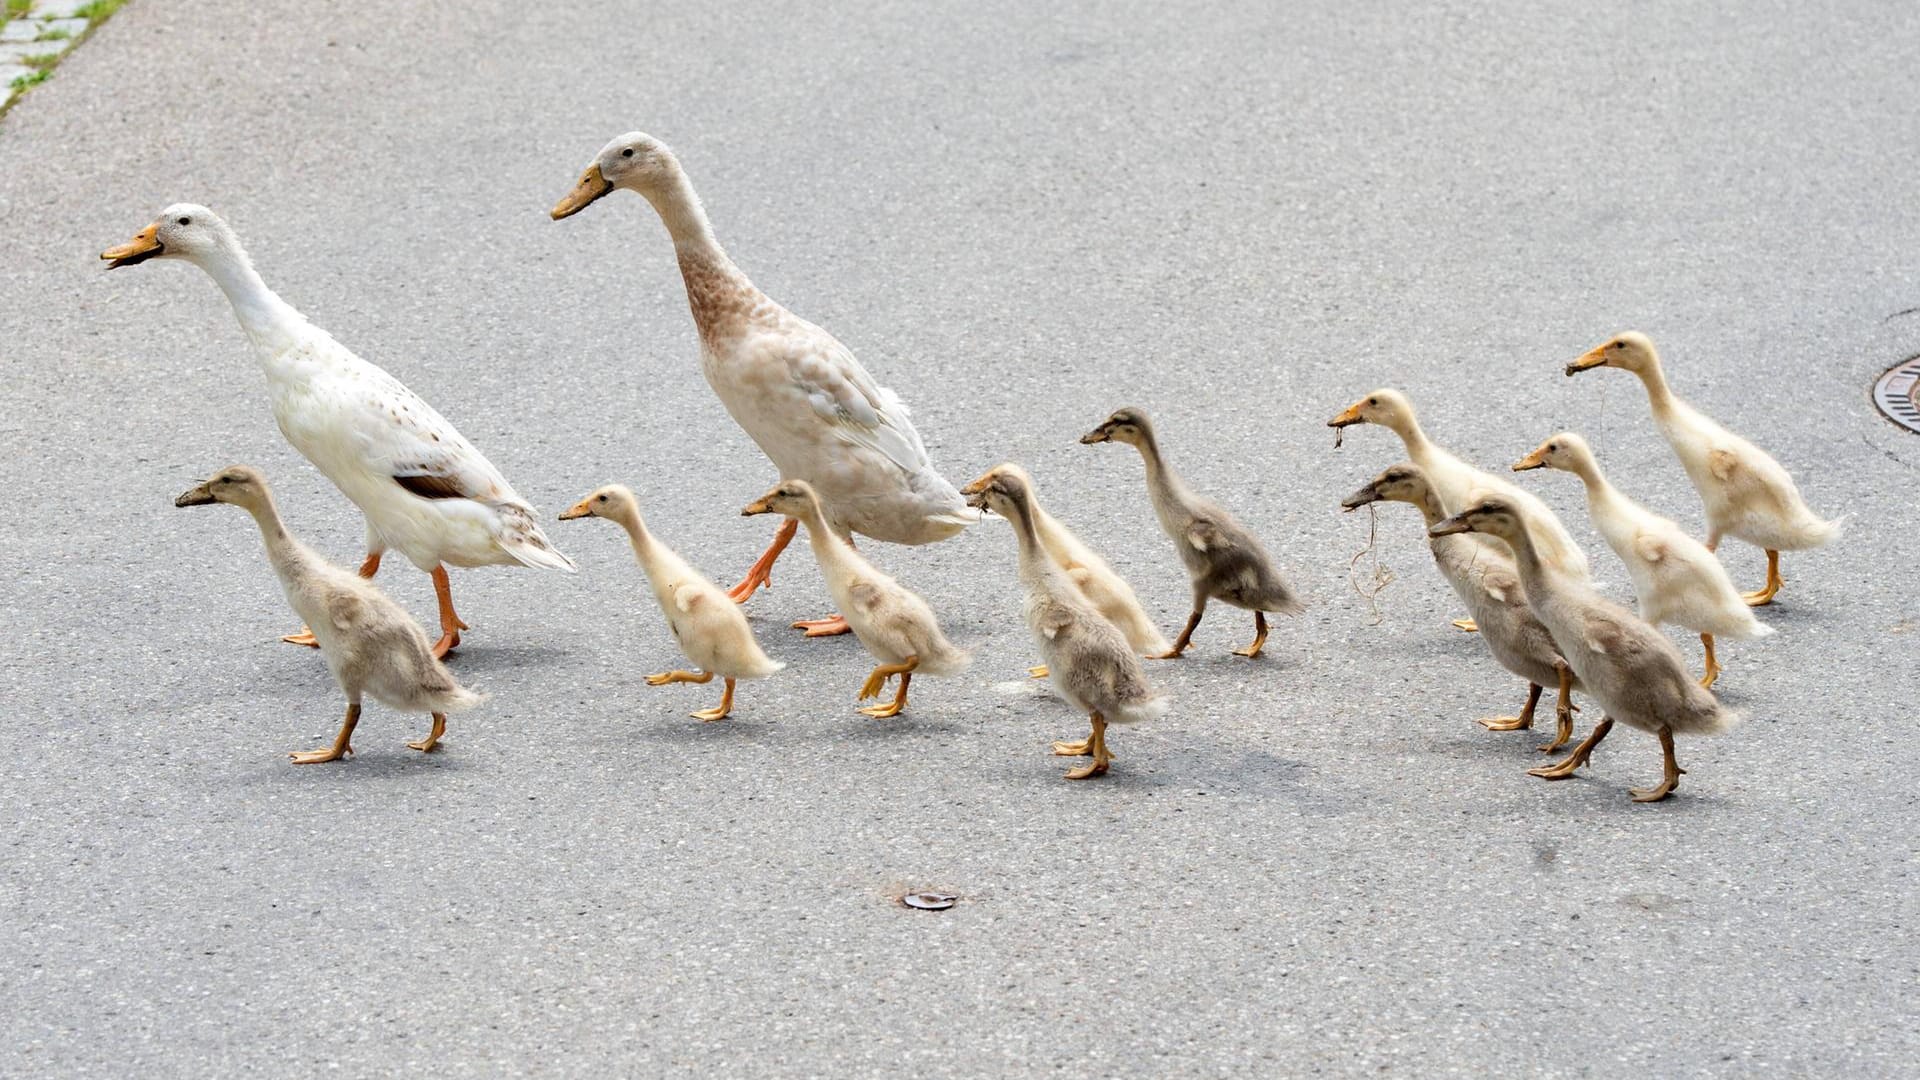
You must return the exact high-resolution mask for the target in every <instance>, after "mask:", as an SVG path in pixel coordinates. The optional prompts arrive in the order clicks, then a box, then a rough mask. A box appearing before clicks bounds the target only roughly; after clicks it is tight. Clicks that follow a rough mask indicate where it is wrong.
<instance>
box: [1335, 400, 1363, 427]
mask: <svg viewBox="0 0 1920 1080" xmlns="http://www.w3.org/2000/svg"><path fill="white" fill-rule="evenodd" d="M1364 404H1366V402H1364V401H1356V402H1354V403H1353V404H1351V405H1349V406H1347V408H1346V411H1345V412H1342V413H1341V414H1340V415H1339V416H1336V417H1334V418H1333V419H1331V420H1329V421H1327V426H1328V427H1334V428H1340V427H1349V426H1351V425H1354V424H1362V423H1365V422H1366V421H1364V420H1362V419H1360V406H1362V405H1364Z"/></svg>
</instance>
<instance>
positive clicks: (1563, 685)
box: [1539, 663, 1580, 754]
mask: <svg viewBox="0 0 1920 1080" xmlns="http://www.w3.org/2000/svg"><path fill="white" fill-rule="evenodd" d="M1554 668H1555V669H1556V670H1557V671H1558V672H1559V673H1560V698H1559V700H1558V701H1556V702H1554V705H1553V719H1554V724H1555V728H1554V732H1553V741H1552V742H1550V743H1548V744H1547V745H1545V746H1542V747H1540V748H1539V750H1540V752H1541V753H1543V754H1551V753H1553V752H1554V751H1555V750H1558V749H1560V748H1561V747H1563V746H1565V745H1567V744H1568V743H1570V742H1572V741H1573V714H1574V713H1577V712H1579V711H1580V710H1579V708H1578V707H1577V706H1575V705H1574V703H1573V669H1572V668H1570V667H1568V666H1567V665H1566V664H1565V663H1559V664H1555V665H1554Z"/></svg>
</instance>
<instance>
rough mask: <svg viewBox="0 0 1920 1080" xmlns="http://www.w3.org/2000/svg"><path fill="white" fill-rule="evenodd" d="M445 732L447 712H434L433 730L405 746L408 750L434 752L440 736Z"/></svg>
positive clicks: (438, 744) (425, 752) (437, 746)
mask: <svg viewBox="0 0 1920 1080" xmlns="http://www.w3.org/2000/svg"><path fill="white" fill-rule="evenodd" d="M446 733H447V714H446V713H434V714H433V730H432V731H430V732H428V733H427V737H426V738H424V739H419V740H416V741H414V742H410V743H408V744H407V748H408V749H409V750H418V751H420V752H421V753H423V754H431V753H433V752H434V750H436V749H438V748H439V746H440V736H442V735H445V734H446Z"/></svg>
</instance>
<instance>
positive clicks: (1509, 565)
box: [1340, 461, 1579, 751]
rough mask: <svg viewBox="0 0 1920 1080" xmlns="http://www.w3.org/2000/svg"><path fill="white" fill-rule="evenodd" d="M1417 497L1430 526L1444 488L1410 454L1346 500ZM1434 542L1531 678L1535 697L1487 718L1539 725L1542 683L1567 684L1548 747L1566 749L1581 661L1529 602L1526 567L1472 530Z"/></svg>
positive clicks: (1506, 657) (1444, 568)
mask: <svg viewBox="0 0 1920 1080" xmlns="http://www.w3.org/2000/svg"><path fill="white" fill-rule="evenodd" d="M1381 501H1386V502H1403V503H1410V504H1412V505H1413V506H1415V507H1417V508H1418V509H1419V510H1420V514H1421V516H1422V517H1423V518H1425V519H1426V524H1427V526H1428V527H1432V526H1433V525H1434V524H1435V523H1437V522H1439V521H1440V520H1441V519H1443V518H1445V517H1446V516H1447V515H1446V512H1445V511H1443V510H1442V509H1441V508H1440V496H1439V495H1438V494H1436V493H1435V492H1434V490H1433V485H1432V484H1431V483H1430V482H1428V480H1427V474H1426V473H1424V472H1422V471H1421V470H1420V467H1419V466H1418V465H1415V464H1413V463H1412V462H1406V461H1403V462H1401V463H1399V464H1398V465H1393V466H1390V467H1388V468H1387V470H1386V471H1385V472H1382V473H1381V474H1380V475H1379V476H1376V477H1374V478H1373V482H1372V483H1370V484H1368V485H1367V486H1366V487H1363V488H1361V489H1360V490H1359V491H1356V492H1354V493H1353V494H1351V495H1349V496H1347V498H1346V500H1345V501H1343V502H1342V503H1341V504H1340V505H1341V506H1343V507H1345V508H1346V509H1347V510H1349V511H1352V510H1356V509H1358V508H1360V507H1362V506H1365V505H1367V504H1368V503H1372V502H1381ZM1427 544H1428V547H1429V548H1431V549H1432V551H1433V561H1434V563H1435V565H1437V566H1439V568H1440V576H1441V577H1444V578H1446V579H1447V584H1448V585H1451V586H1452V587H1453V591H1454V593H1455V595H1457V596H1459V597H1460V599H1461V600H1462V601H1464V602H1465V603H1466V605H1467V610H1468V611H1470V612H1472V613H1473V619H1474V622H1476V623H1478V624H1479V626H1480V634H1481V640H1482V641H1483V642H1485V644H1486V646H1487V651H1488V652H1490V653H1492V654H1493V658H1494V660H1496V661H1498V662H1499V664H1500V666H1501V667H1503V668H1506V669H1507V670H1508V671H1511V672H1513V673H1514V674H1515V675H1518V676H1520V677H1521V678H1523V679H1525V680H1527V704H1526V706H1525V707H1524V708H1522V709H1521V710H1520V715H1519V716H1501V717H1495V718H1493V719H1490V720H1481V721H1480V722H1479V723H1480V726H1481V727H1484V728H1486V729H1487V730H1488V731H1522V730H1525V729H1527V728H1531V727H1532V726H1533V711H1534V707H1535V706H1536V705H1538V704H1539V702H1540V693H1541V689H1542V688H1543V687H1545V686H1548V685H1555V686H1558V687H1559V688H1560V696H1559V700H1558V701H1557V702H1556V704H1555V707H1554V718H1555V719H1556V720H1557V721H1558V725H1557V730H1556V732H1555V734H1554V738H1553V741H1552V742H1550V743H1548V744H1547V745H1545V746H1542V747H1541V748H1540V749H1541V750H1543V751H1552V750H1558V749H1560V748H1561V747H1562V746H1565V745H1566V744H1567V742H1568V740H1570V739H1572V738H1573V713H1574V707H1573V691H1574V689H1575V688H1576V687H1578V686H1579V680H1578V679H1576V678H1574V675H1573V669H1572V668H1570V667H1568V666H1567V662H1566V661H1565V660H1563V659H1561V657H1560V650H1559V649H1558V648H1556V647H1555V646H1554V644H1553V635H1552V634H1549V633H1548V632H1547V628H1546V627H1545V626H1543V625H1541V623H1540V620H1539V619H1537V618H1535V617H1534V614H1533V609H1532V608H1531V607H1530V606H1529V605H1528V603H1527V591H1526V589H1524V588H1522V587H1521V585H1520V571H1519V570H1518V569H1517V568H1516V567H1515V566H1514V565H1513V557H1512V556H1511V555H1509V554H1507V550H1506V546H1505V545H1504V544H1503V545H1494V544H1483V543H1477V542H1475V540H1474V538H1473V537H1471V536H1456V535H1449V536H1432V537H1429V538H1428V541H1427Z"/></svg>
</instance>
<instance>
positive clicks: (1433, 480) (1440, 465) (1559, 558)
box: [1327, 389, 1588, 632]
mask: <svg viewBox="0 0 1920 1080" xmlns="http://www.w3.org/2000/svg"><path fill="white" fill-rule="evenodd" d="M1354 424H1379V425H1380V426H1381V427H1384V428H1386V429H1388V430H1389V431H1392V432H1393V433H1394V434H1396V435H1398V436H1400V441H1401V442H1402V443H1404V444H1406V448H1407V457H1409V458H1411V459H1412V461H1413V463H1414V464H1415V465H1418V466H1419V467H1420V469H1421V471H1422V472H1425V473H1426V474H1427V482H1428V484H1430V485H1432V487H1433V490H1434V493H1435V494H1437V495H1439V496H1440V506H1441V508H1442V509H1444V510H1446V512H1447V513H1449V514H1453V513H1458V512H1459V511H1460V509H1461V508H1462V507H1464V506H1466V505H1467V504H1468V503H1469V502H1472V501H1473V500H1474V499H1477V498H1479V497H1480V496H1481V495H1488V494H1498V495H1503V496H1505V497H1506V498H1508V499H1512V500H1515V501H1517V502H1520V503H1522V504H1524V505H1525V506H1526V508H1527V509H1528V510H1529V511H1530V513H1529V514H1528V520H1530V521H1532V522H1533V523H1534V524H1535V526H1536V527H1537V528H1539V529H1540V530H1541V532H1540V535H1539V536H1536V537H1535V538H1534V539H1535V540H1537V541H1538V542H1539V546H1540V555H1541V558H1544V559H1546V560H1547V561H1548V562H1550V563H1552V564H1553V565H1555V566H1557V567H1559V568H1560V569H1562V570H1566V571H1567V572H1569V573H1573V574H1577V575H1579V576H1580V577H1586V576H1587V573H1588V571H1587V556H1586V554H1585V553H1584V552H1582V551H1581V550H1580V545H1578V544H1576V543H1574V542H1573V536H1572V535H1571V534H1569V533H1568V532H1567V529H1566V526H1564V525H1562V524H1560V519H1559V518H1557V517H1555V516H1553V511H1551V510H1549V509H1547V504H1546V503H1543V502H1541V501H1540V500H1539V499H1536V498H1534V497H1533V496H1532V495H1530V494H1528V493H1527V492H1526V491H1524V490H1522V489H1521V488H1520V486H1519V485H1517V484H1514V483H1511V482H1509V481H1507V480H1503V479H1501V478H1500V477H1498V476H1495V475H1493V474H1492V473H1490V472H1485V471H1483V470H1481V469H1476V468H1474V467H1473V466H1472V465H1469V464H1467V463H1466V462H1465V461H1462V460H1461V459H1460V458H1459V457H1457V456H1455V455H1454V454H1452V453H1449V452H1448V451H1446V450H1444V449H1442V448H1441V447H1439V446H1436V445H1435V444H1434V443H1433V441H1432V440H1431V439H1429V438H1427V433H1426V432H1425V431H1424V430H1422V429H1421V427H1420V418H1419V417H1418V416H1417V415H1415V413H1414V411H1413V403H1412V402H1411V401H1408V400H1407V396H1406V395H1405V394H1402V393H1401V392H1400V391H1398V390H1388V389H1381V390H1375V391H1374V392H1373V393H1371V394H1368V395H1367V396H1366V397H1363V398H1361V399H1360V400H1359V401H1356V402H1354V403H1353V404H1352V405H1349V406H1347V408H1346V411H1344V412H1342V413H1341V414H1340V415H1339V416H1336V417H1334V418H1333V419H1331V420H1329V421H1327V426H1328V427H1330V428H1334V429H1339V428H1345V427H1349V426H1351V425H1354ZM1453 625H1455V626H1457V627H1459V628H1460V629H1462V630H1466V631H1468V632H1472V631H1473V629H1474V625H1473V620H1471V619H1455V620H1454V623H1453Z"/></svg>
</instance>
